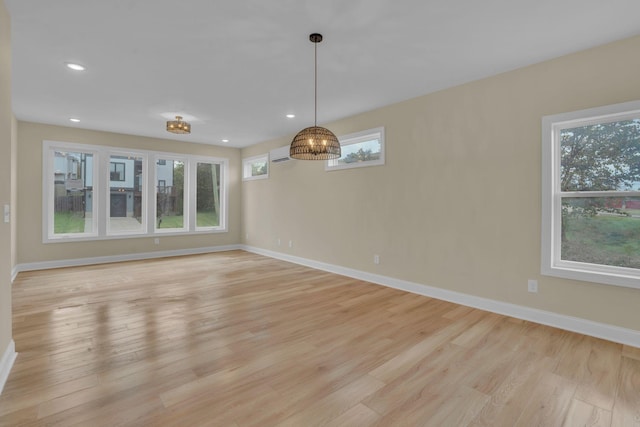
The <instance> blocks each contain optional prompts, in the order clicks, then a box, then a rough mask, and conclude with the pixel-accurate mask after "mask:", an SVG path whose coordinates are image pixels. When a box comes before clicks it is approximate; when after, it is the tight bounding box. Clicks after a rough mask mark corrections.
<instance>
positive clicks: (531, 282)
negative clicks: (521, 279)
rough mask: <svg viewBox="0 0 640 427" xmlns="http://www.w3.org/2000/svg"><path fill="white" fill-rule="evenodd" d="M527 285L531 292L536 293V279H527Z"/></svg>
mask: <svg viewBox="0 0 640 427" xmlns="http://www.w3.org/2000/svg"><path fill="white" fill-rule="evenodd" d="M527 287H528V289H529V292H532V293H534V294H537V293H538V281H537V280H529V281H527Z"/></svg>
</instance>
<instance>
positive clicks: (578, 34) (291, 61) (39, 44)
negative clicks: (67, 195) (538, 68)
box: [4, 0, 640, 147]
mask: <svg viewBox="0 0 640 427" xmlns="http://www.w3.org/2000/svg"><path fill="white" fill-rule="evenodd" d="M4 1H5V4H6V5H7V7H8V9H9V13H10V14H11V17H12V23H11V25H12V52H13V75H12V79H13V89H12V91H13V93H12V96H13V110H14V112H15V114H16V116H17V118H18V119H19V120H26V121H34V122H41V123H49V124H56V125H62V126H76V127H81V128H87V129H97V130H104V131H112V132H119V133H126V134H133V135H144V136H151V137H158V138H168V139H175V140H178V141H191V142H199V143H208V144H216V145H228V146H233V147H245V146H248V145H252V144H256V143H259V142H262V141H266V140H269V139H273V138H276V137H281V136H285V135H293V134H295V133H296V132H297V131H298V130H300V129H302V128H304V127H307V126H310V125H312V124H313V44H312V43H311V42H310V41H309V38H308V36H309V34H310V33H312V32H320V33H322V34H323V35H324V41H323V42H322V43H321V44H320V45H318V81H319V83H318V84H319V87H318V123H319V124H322V123H325V122H328V121H331V120H335V119H339V118H343V117H346V116H350V115H353V114H356V113H360V112H364V111H367V110H371V109H374V108H376V107H380V106H383V105H388V104H391V103H394V102H398V101H402V100H405V99H409V98H413V97H416V96H419V95H423V94H426V93H430V92H433V91H436V90H440V89H443V88H446V87H451V86H454V85H457V84H460V83H463V82H467V81H472V80H476V79H479V78H482V77H486V76H489V75H493V74H496V73H500V72H503V71H507V70H512V69H515V68H518V67H522V66H525V65H528V64H532V63H536V62H540V61H543V60H546V59H549V58H554V57H557V56H561V55H564V54H567V53H571V52H575V51H579V50H583V49H586V48H589V47H592V46H597V45H601V44H604V43H607V42H610V41H614V40H618V39H622V38H625V37H629V36H632V35H636V34H640V24H639V22H640V21H638V16H640V1H638V0H607V1H603V0H527V1H523V0H484V1H478V0H394V1H390V0H386V1H385V0H315V1H310V0H269V1H267V0H234V1H231V0H227V1H224V0H181V1H175V0H172V1H169V0H108V1H105V0H56V1H51V0H4ZM67 61H73V62H78V63H81V64H84V65H86V67H87V71H85V72H83V73H77V72H73V71H70V70H68V69H66V68H65V67H64V63H65V62H67ZM176 113H180V114H182V115H184V116H186V117H188V118H189V119H190V121H191V122H192V126H193V130H192V133H191V135H173V134H169V133H167V132H166V131H165V130H164V126H165V121H166V120H167V118H169V117H170V116H171V115H173V114H176ZM287 113H294V114H296V118H294V119H287V118H286V117H285V115H286V114H287ZM70 117H77V118H79V119H80V120H81V122H80V123H78V124H73V123H70V122H69V118H70ZM222 139H229V140H230V142H228V143H226V144H225V143H222V142H221V140H222Z"/></svg>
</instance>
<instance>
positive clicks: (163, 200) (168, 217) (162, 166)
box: [156, 159, 185, 229]
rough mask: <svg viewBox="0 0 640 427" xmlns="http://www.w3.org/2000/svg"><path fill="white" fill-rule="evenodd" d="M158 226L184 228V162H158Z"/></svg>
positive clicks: (162, 227) (163, 160) (166, 160)
mask: <svg viewBox="0 0 640 427" xmlns="http://www.w3.org/2000/svg"><path fill="white" fill-rule="evenodd" d="M156 179H157V185H156V227H157V228H161V229H172V228H179V229H182V228H184V225H185V224H184V162H183V161H181V160H169V159H162V160H158V161H157V162H156Z"/></svg>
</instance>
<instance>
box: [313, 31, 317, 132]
mask: <svg viewBox="0 0 640 427" xmlns="http://www.w3.org/2000/svg"><path fill="white" fill-rule="evenodd" d="M313 47H314V50H313V51H314V60H313V64H314V65H313V67H314V71H313V74H314V92H313V100H314V102H313V104H314V105H313V125H314V126H318V43H314V44H313Z"/></svg>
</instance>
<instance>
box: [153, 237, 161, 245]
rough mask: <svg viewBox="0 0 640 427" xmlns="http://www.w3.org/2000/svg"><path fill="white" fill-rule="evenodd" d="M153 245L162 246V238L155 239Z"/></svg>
mask: <svg viewBox="0 0 640 427" xmlns="http://www.w3.org/2000/svg"><path fill="white" fill-rule="evenodd" d="M153 243H154V244H156V245H159V244H160V238H158V237H156V238H155V239H153Z"/></svg>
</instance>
